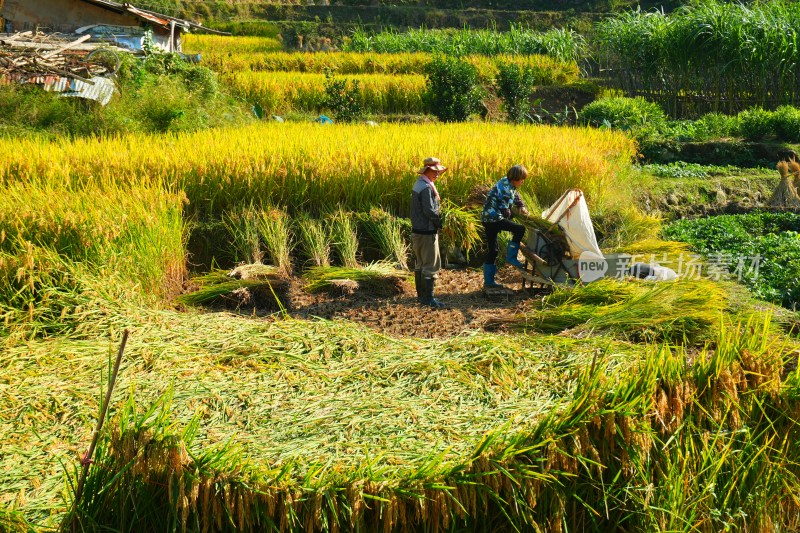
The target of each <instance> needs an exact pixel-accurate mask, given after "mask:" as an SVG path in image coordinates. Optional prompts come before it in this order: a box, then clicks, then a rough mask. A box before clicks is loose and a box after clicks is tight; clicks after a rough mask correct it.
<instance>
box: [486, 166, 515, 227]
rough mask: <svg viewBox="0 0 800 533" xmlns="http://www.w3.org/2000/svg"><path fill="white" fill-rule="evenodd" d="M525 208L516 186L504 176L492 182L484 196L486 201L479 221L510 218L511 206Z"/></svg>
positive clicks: (496, 220)
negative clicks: (490, 187)
mask: <svg viewBox="0 0 800 533" xmlns="http://www.w3.org/2000/svg"><path fill="white" fill-rule="evenodd" d="M512 205H513V206H516V207H519V208H520V209H523V208H525V202H523V201H522V198H520V196H519V192H517V188H516V187H514V185H513V184H512V183H511V181H510V180H509V179H508V178H507V177H504V178H503V179H501V180H500V181H498V182H497V183H495V184H494V187H492V189H491V190H490V191H489V194H488V195H487V196H486V203H484V204H483V212H482V213H481V222H500V221H501V220H504V219H505V220H510V219H511V206H512Z"/></svg>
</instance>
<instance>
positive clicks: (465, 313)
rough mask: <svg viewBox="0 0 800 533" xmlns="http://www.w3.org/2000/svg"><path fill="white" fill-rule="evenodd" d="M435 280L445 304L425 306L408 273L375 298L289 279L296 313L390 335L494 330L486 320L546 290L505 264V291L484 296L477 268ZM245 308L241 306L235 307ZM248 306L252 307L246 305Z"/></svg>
mask: <svg viewBox="0 0 800 533" xmlns="http://www.w3.org/2000/svg"><path fill="white" fill-rule="evenodd" d="M439 274H440V278H439V281H438V283H437V285H436V291H435V292H436V297H437V298H438V299H439V300H441V301H442V302H444V303H445V304H447V307H446V308H445V309H436V310H434V309H431V308H429V307H425V306H422V305H420V304H419V303H417V297H416V293H415V290H414V282H413V278H412V279H411V280H410V282H406V283H403V287H402V289H403V292H402V293H401V294H398V295H396V296H393V297H389V298H380V297H376V296H374V295H372V294H369V293H364V292H363V291H357V292H355V293H354V294H351V295H341V296H337V295H331V294H326V293H320V294H309V293H308V292H306V291H304V290H303V289H302V280H301V279H296V280H293V287H292V291H291V301H292V309H291V310H289V315H290V316H292V317H296V318H312V317H319V318H326V319H345V320H349V321H352V322H355V323H358V324H362V325H364V326H367V327H369V328H371V329H374V330H375V331H376V332H379V333H385V334H388V335H391V336H394V337H398V336H400V337H417V338H447V337H452V336H456V335H461V334H465V333H469V332H475V331H481V330H496V329H497V326H496V324H495V325H492V324H491V321H492V320H493V319H494V320H495V321H496V319H497V318H498V317H501V316H504V315H507V314H513V313H515V312H518V311H522V310H524V309H525V307H526V306H530V305H531V304H532V303H533V302H534V301H535V300H536V299H541V298H542V296H544V295H545V294H547V292H548V291H546V290H543V289H530V288H526V289H524V290H523V289H522V288H521V283H520V282H521V278H520V276H519V274H518V273H517V272H516V271H515V270H513V269H512V268H511V267H503V268H501V269H500V270H499V271H498V273H497V281H498V283H502V284H504V285H505V286H506V287H507V288H508V291H507V294H506V295H504V296H501V297H492V298H489V297H487V296H486V295H485V294H484V293H483V290H482V287H483V274H482V272H481V271H480V270H474V269H468V270H442V271H441V272H440V273H439ZM240 311H241V312H245V310H244V309H242V310H240ZM251 311H252V310H251Z"/></svg>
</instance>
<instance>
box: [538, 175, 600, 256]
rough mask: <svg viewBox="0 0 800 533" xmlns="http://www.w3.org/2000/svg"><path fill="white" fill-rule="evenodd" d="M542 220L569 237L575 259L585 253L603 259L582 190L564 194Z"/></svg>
mask: <svg viewBox="0 0 800 533" xmlns="http://www.w3.org/2000/svg"><path fill="white" fill-rule="evenodd" d="M542 218H544V219H545V220H547V221H548V222H552V223H554V224H558V225H559V227H560V228H561V230H562V231H563V232H564V234H565V235H566V236H567V242H568V243H569V251H570V254H572V257H573V258H577V257H580V255H581V254H582V253H583V252H591V253H592V254H597V257H598V258H601V257H603V252H601V251H600V247H599V246H598V245H597V237H595V235H594V226H592V219H591V217H590V216H589V207H588V206H587V205H586V199H585V198H584V197H583V191H581V190H580V189H570V190H568V191H567V192H565V193H564V194H562V195H561V198H559V199H558V200H556V202H555V203H554V204H553V205H551V206H550V209H547V210H546V211H544V212H543V213H542Z"/></svg>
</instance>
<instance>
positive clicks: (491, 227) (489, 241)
mask: <svg viewBox="0 0 800 533" xmlns="http://www.w3.org/2000/svg"><path fill="white" fill-rule="evenodd" d="M483 229H484V230H485V231H486V245H487V246H488V248H489V249H488V250H487V252H486V261H485V262H486V263H487V264H490V263H494V261H495V259H497V252H498V249H497V234H498V233H500V232H501V231H510V232H511V234H512V238H511V240H512V241H513V242H515V243H517V244H519V243H521V242H522V237H523V236H524V235H525V226H523V225H522V224H517V223H516V222H511V221H510V220H506V219H503V220H499V221H497V222H484V223H483Z"/></svg>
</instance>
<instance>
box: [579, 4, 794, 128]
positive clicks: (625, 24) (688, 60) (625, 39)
mask: <svg viewBox="0 0 800 533" xmlns="http://www.w3.org/2000/svg"><path fill="white" fill-rule="evenodd" d="M596 30H597V31H596V38H595V42H596V46H597V48H598V53H599V55H600V58H601V60H600V62H601V66H602V71H603V72H604V75H605V76H606V78H607V79H608V81H609V82H610V83H611V84H612V85H614V86H615V87H618V88H620V89H622V90H624V91H625V92H626V94H631V95H641V96H645V97H647V98H648V99H650V100H654V101H657V102H659V103H660V104H661V105H662V106H663V107H664V109H665V110H666V111H667V113H668V114H669V115H671V116H682V117H687V116H699V115H701V114H703V113H706V112H711V111H714V112H725V113H729V114H731V113H735V112H737V111H740V110H742V109H744V108H748V107H753V106H761V107H763V108H766V109H774V108H776V107H778V106H780V105H782V104H797V103H799V100H800V92H799V91H798V87H800V71H798V69H797V68H796V66H797V65H798V64H799V63H800V39H798V34H799V32H800V12H798V10H797V7H796V5H795V4H794V3H793V2H788V1H782V0H778V1H775V2H756V3H728V2H721V1H709V2H699V3H693V4H689V5H686V6H684V7H682V8H680V9H678V10H676V11H674V12H672V13H670V14H666V13H664V12H659V11H656V12H643V11H632V12H627V13H623V14H620V15H617V16H615V17H612V18H609V19H606V20H604V21H602V22H600V23H599V24H598V26H597V28H596Z"/></svg>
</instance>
